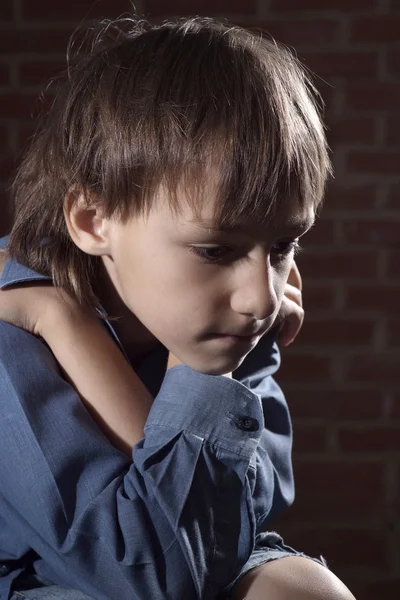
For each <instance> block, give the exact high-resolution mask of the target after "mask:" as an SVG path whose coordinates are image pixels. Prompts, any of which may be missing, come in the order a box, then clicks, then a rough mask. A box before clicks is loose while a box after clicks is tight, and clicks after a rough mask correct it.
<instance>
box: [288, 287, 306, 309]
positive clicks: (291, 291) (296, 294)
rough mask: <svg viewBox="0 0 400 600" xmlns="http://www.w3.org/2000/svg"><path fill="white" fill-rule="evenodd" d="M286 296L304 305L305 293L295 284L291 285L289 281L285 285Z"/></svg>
mask: <svg viewBox="0 0 400 600" xmlns="http://www.w3.org/2000/svg"><path fill="white" fill-rule="evenodd" d="M285 298H288V299H289V300H292V301H293V302H295V303H296V304H298V305H299V306H303V295H302V293H301V291H300V290H299V289H298V288H296V287H294V286H293V285H289V284H288V283H287V284H286V287H285Z"/></svg>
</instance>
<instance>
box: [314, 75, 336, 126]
mask: <svg viewBox="0 0 400 600" xmlns="http://www.w3.org/2000/svg"><path fill="white" fill-rule="evenodd" d="M314 85H315V87H316V88H317V90H318V93H319V94H320V96H321V98H322V102H323V106H324V115H325V118H328V116H329V115H330V113H331V112H333V107H334V103H335V97H336V94H337V91H336V89H335V87H334V86H333V85H331V84H330V83H329V82H328V81H325V80H324V79H322V78H320V77H319V78H318V77H317V78H315V79H314Z"/></svg>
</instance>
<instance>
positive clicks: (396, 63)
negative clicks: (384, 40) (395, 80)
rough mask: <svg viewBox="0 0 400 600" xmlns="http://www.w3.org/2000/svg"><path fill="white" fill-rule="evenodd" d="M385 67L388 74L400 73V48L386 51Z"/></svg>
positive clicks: (395, 75) (397, 74) (396, 75)
mask: <svg viewBox="0 0 400 600" xmlns="http://www.w3.org/2000/svg"><path fill="white" fill-rule="evenodd" d="M387 68H388V71H389V73H390V75H393V76H394V77H398V76H399V75H400V48H392V49H388V51H387Z"/></svg>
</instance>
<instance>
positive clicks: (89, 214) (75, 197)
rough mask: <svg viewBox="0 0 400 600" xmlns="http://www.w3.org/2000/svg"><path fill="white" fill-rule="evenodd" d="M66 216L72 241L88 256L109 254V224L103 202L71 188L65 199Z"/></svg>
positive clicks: (80, 189)
mask: <svg viewBox="0 0 400 600" xmlns="http://www.w3.org/2000/svg"><path fill="white" fill-rule="evenodd" d="M64 216H65V221H66V224H67V228H68V232H69V234H70V236H71V238H72V241H73V242H74V243H75V244H76V245H77V246H78V248H80V249H81V250H82V252H85V253H86V254H91V255H93V256H104V255H106V254H109V252H110V245H109V224H110V220H109V219H108V218H106V217H105V216H104V207H103V204H102V202H101V200H100V199H99V198H98V197H97V196H95V195H94V194H93V193H90V192H86V193H85V191H84V190H83V189H82V188H81V187H78V186H73V187H71V188H70V189H69V190H68V192H67V194H66V196H65V199H64Z"/></svg>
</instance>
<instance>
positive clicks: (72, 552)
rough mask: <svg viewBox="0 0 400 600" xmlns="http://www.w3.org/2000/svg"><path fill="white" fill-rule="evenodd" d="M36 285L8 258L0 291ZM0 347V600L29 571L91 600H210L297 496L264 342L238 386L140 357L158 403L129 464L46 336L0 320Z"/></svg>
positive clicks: (273, 353)
mask: <svg viewBox="0 0 400 600" xmlns="http://www.w3.org/2000/svg"><path fill="white" fill-rule="evenodd" d="M4 243H5V240H3V246H4ZM42 279H45V278H44V277H43V276H41V275H39V274H37V273H34V272H33V271H31V270H29V269H28V268H26V267H24V266H22V265H20V264H17V263H15V262H13V261H11V260H9V261H8V262H7V264H6V266H5V268H4V270H3V273H2V276H1V278H0V287H1V288H6V287H7V286H10V285H13V284H18V283H20V282H23V281H25V282H26V281H28V282H29V281H33V280H42ZM110 331H111V326H110ZM114 335H115V333H114ZM0 340H1V342H0V452H1V460H0V599H1V600H6V599H7V598H8V597H9V590H10V585H11V583H12V580H13V579H14V578H15V577H16V576H17V575H18V574H19V573H20V572H21V570H22V569H25V568H32V567H33V568H34V569H35V570H36V572H37V573H38V574H40V575H41V576H43V577H45V578H47V579H50V580H51V581H53V582H54V583H58V584H65V585H69V586H72V587H75V588H78V589H80V590H82V591H83V592H85V593H87V594H89V595H90V596H93V597H94V598H97V599H99V600H116V599H117V598H118V600H135V599H137V600H144V599H145V600H148V599H149V598H152V599H154V600H158V599H164V598H171V599H174V600H176V599H178V598H179V599H185V600H194V599H200V598H201V599H202V600H211V599H214V598H215V597H216V595H217V594H218V593H219V592H221V590H222V589H223V588H224V587H225V586H226V585H228V584H229V582H230V581H232V580H233V578H234V577H235V575H237V573H238V571H239V569H240V568H241V567H242V566H243V565H244V563H245V562H246V561H247V560H248V558H249V556H250V554H251V552H252V548H253V544H254V539H255V535H256V533H257V532H259V531H262V530H264V529H265V527H266V524H267V523H268V521H269V520H270V519H271V518H272V517H274V516H275V515H276V514H277V513H279V512H280V511H281V510H283V509H284V508H285V507H286V506H287V505H289V504H290V503H291V502H292V500H293V477H292V467H291V425H290V418H289V414H288V409H287V406H286V402H285V399H284V397H283V394H282V392H281V390H280V388H279V387H278V386H277V384H276V383H275V382H274V380H273V378H272V374H273V373H274V372H275V371H276V370H277V368H278V366H279V354H278V350H277V347H276V345H275V343H274V339H273V335H271V334H268V335H266V336H264V338H263V339H262V340H261V341H260V342H259V344H258V345H257V347H256V348H255V349H254V350H253V351H252V352H251V353H250V354H249V355H248V357H247V358H246V359H245V361H244V362H243V364H242V365H241V367H240V368H239V369H238V370H237V371H236V372H235V373H234V379H229V378H226V377H218V376H211V375H204V374H201V373H198V372H196V371H193V370H192V369H190V368H189V367H187V366H183V365H180V366H177V367H174V368H173V369H170V370H169V371H168V372H167V373H166V374H165V369H166V362H167V351H166V350H165V348H161V349H158V350H157V351H155V352H154V353H153V354H151V355H149V356H147V357H146V359H145V360H144V361H143V362H142V364H141V365H140V366H139V368H138V369H137V372H138V374H139V376H140V377H141V378H142V380H143V381H144V383H145V384H146V385H147V386H148V388H149V389H150V391H151V392H152V393H153V395H154V397H155V399H154V403H153V405H152V408H151V411H150V414H149V417H148V419H147V423H146V427H145V437H144V439H142V440H141V441H140V442H139V443H138V444H137V445H136V446H135V447H134V449H133V455H132V456H133V460H130V459H129V458H127V457H126V456H125V455H123V454H122V453H121V452H120V451H119V450H117V449H116V448H114V447H113V446H112V445H111V443H110V442H109V441H108V440H107V438H106V437H105V435H104V434H103V433H102V431H101V430H100V429H99V428H98V426H97V425H96V423H95V422H94V421H93V419H92V417H91V416H90V414H89V413H88V412H87V410H86V409H85V407H84V406H83V404H82V403H81V401H80V399H79V397H78V396H77V394H76V392H75V391H74V389H73V388H72V387H71V386H70V385H69V384H68V383H67V382H66V381H65V380H64V379H63V378H62V376H61V373H60V370H59V367H58V365H57V362H56V360H55V358H54V356H53V355H52V353H51V351H50V350H49V348H48V347H47V346H46V344H45V343H44V342H43V341H41V340H40V339H38V338H36V337H34V336H32V335H30V334H29V333H27V332H25V331H22V330H20V329H17V328H16V327H13V326H11V325H9V324H6V323H4V322H0Z"/></svg>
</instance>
